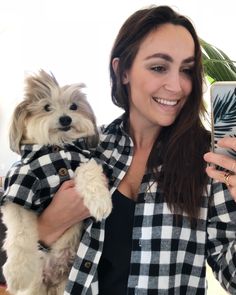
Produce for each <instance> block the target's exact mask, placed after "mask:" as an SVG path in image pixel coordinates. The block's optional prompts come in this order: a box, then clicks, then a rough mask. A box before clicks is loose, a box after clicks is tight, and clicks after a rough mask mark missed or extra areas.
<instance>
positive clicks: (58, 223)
mask: <svg viewBox="0 0 236 295" xmlns="http://www.w3.org/2000/svg"><path fill="white" fill-rule="evenodd" d="M89 216H90V213H89V210H88V208H87V207H85V206H84V203H83V199H82V198H81V197H80V196H79V193H78V191H76V189H75V183H74V181H73V180H68V181H65V182H64V183H63V184H62V185H61V187H60V189H59V190H58V192H57V193H56V195H55V196H54V198H53V200H52V202H51V204H50V205H49V206H48V207H47V209H46V210H44V212H43V213H42V214H41V215H40V216H39V218H38V232H39V239H40V240H41V241H43V242H44V243H45V244H46V245H48V246H50V245H52V244H53V243H54V242H55V241H57V239H58V238H59V237H60V236H61V235H62V234H63V233H64V232H65V231H66V230H67V229H68V228H70V227H71V226H72V225H74V224H76V223H77V222H80V221H82V220H84V219H86V218H88V217H89Z"/></svg>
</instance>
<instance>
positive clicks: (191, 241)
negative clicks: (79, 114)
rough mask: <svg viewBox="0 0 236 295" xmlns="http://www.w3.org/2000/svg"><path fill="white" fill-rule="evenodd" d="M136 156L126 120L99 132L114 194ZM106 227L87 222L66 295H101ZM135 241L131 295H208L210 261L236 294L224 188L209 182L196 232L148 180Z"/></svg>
mask: <svg viewBox="0 0 236 295" xmlns="http://www.w3.org/2000/svg"><path fill="white" fill-rule="evenodd" d="M132 153H133V143H132V141H131V139H130V137H129V136H128V134H126V133H125V131H124V128H123V120H122V117H121V118H118V119H116V120H115V121H114V122H113V123H111V124H110V125H109V126H107V127H102V128H101V142H100V145H99V147H98V149H97V150H96V152H95V157H96V158H97V160H98V161H101V162H102V163H104V162H105V163H106V165H107V167H108V169H107V171H108V173H107V175H108V177H109V180H110V188H111V194H112V193H113V192H114V190H115V189H116V188H117V186H118V184H119V182H120V180H121V179H122V178H123V176H124V175H125V172H126V171H127V169H128V167H129V165H130V163H131V160H132ZM121 218H122V216H121ZM104 224H105V221H104V220H103V221H102V222H100V223H93V222H92V220H91V219H88V220H86V221H85V231H84V234H83V237H82V240H81V243H80V245H79V249H78V252H77V257H76V259H75V263H74V265H73V267H72V269H71V272H70V275H69V279H68V283H67V286H66V290H65V292H64V294H65V295H69V294H73V295H80V294H82V295H83V294H87V295H95V294H98V281H97V273H96V269H97V265H98V263H99V259H100V257H101V253H102V246H103V240H104ZM132 239H133V240H132V254H131V261H130V263H131V267H130V274H129V280H128V291H127V294H128V295H134V294H138V295H154V294H155V295H156V294H159V295H183V294H188V295H193V294H197V295H201V294H206V292H207V282H206V260H208V263H209V264H210V266H211V267H212V269H213V271H214V274H215V276H216V277H217V278H218V279H219V281H220V283H221V284H222V286H223V287H224V288H225V289H227V290H228V291H229V292H230V294H236V241H235V239H236V203H235V202H234V201H233V199H232V197H231V196H230V194H229V191H228V190H227V187H226V186H225V185H224V184H221V183H216V182H213V181H212V180H210V179H209V182H208V185H207V187H206V190H205V192H204V194H203V198H202V205H201V213H200V217H199V220H198V223H197V227H196V228H195V229H193V228H191V226H190V223H189V221H188V218H187V216H185V215H184V216H183V217H182V218H181V219H180V221H178V223H176V220H175V219H174V216H173V214H172V213H171V211H170V210H169V208H168V206H167V204H166V203H165V201H164V200H163V197H162V194H161V191H160V190H159V188H158V185H157V184H153V179H152V177H151V175H149V174H146V175H145V176H144V178H143V180H142V184H141V187H140V191H139V195H138V200H137V203H136V208H135V216H134V227H133V238H132ZM114 255H115V253H114ZM121 295H124V294H121Z"/></svg>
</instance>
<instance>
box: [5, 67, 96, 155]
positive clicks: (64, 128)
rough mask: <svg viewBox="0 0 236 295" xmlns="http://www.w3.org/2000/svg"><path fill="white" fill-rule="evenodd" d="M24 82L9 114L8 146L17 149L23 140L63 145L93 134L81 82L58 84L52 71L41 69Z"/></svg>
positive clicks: (89, 113) (88, 107)
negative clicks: (20, 99) (20, 96)
mask: <svg viewBox="0 0 236 295" xmlns="http://www.w3.org/2000/svg"><path fill="white" fill-rule="evenodd" d="M26 85H27V87H26V94H25V99H24V101H23V102H22V103H20V104H19V105H18V107H17V108H16V110H15V112H14V115H13V123H12V127H11V130H10V143H11V148H12V150H14V151H16V152H19V146H20V145H21V144H24V143H29V144H40V145H47V144H56V145H63V144H64V143H71V142H72V141H73V140H75V139H77V138H80V137H90V138H92V137H97V129H96V120H95V116H94V113H93V111H92V109H91V107H90V105H89V103H88V102H87V99H86V97H85V95H84V94H83V93H82V91H81V88H83V87H84V85H83V84H72V85H66V86H63V87H60V86H59V85H58V83H57V81H56V79H55V78H54V76H53V75H49V74H48V73H46V72H45V71H43V70H41V71H40V72H39V74H38V75H36V76H32V77H29V78H28V79H27V80H26ZM95 141H96V140H95Z"/></svg>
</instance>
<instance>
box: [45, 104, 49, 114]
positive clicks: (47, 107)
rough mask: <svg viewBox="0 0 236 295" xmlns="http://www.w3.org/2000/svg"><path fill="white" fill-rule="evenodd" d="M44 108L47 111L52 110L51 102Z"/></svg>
mask: <svg viewBox="0 0 236 295" xmlns="http://www.w3.org/2000/svg"><path fill="white" fill-rule="evenodd" d="M44 110H45V111H46V112H50V111H51V106H50V104H46V105H45V106H44Z"/></svg>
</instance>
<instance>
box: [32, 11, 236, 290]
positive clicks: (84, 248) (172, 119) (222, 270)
mask: <svg viewBox="0 0 236 295" xmlns="http://www.w3.org/2000/svg"><path fill="white" fill-rule="evenodd" d="M110 73H111V82H112V99H113V102H114V103H115V104H116V105H118V106H119V107H121V108H123V109H124V111H125V112H124V115H123V116H122V117H121V118H118V119H117V120H115V121H114V122H112V123H111V124H110V125H109V126H107V127H104V128H102V134H101V143H100V145H99V147H98V149H97V150H96V152H95V156H96V157H97V158H98V159H99V160H100V161H101V162H103V163H106V165H107V171H108V172H107V175H108V177H109V180H110V188H111V193H112V198H113V206H114V208H113V212H112V213H111V215H110V216H109V217H108V218H107V220H106V222H105V221H103V222H101V223H93V222H92V220H91V219H90V218H88V219H86V218H87V217H89V212H88V210H87V208H85V207H84V206H83V202H82V199H81V197H80V196H78V194H77V193H76V191H75V188H74V183H73V181H69V182H67V183H64V184H63V185H62V187H61V188H60V190H59V191H58V193H57V196H56V197H55V198H54V200H53V202H52V203H51V205H50V206H49V207H48V208H47V210H46V211H45V212H44V213H43V214H42V215H41V216H40V217H39V224H38V225H39V234H40V239H41V240H42V241H43V243H44V244H47V245H51V244H52V243H53V242H54V241H55V240H56V239H57V238H58V237H59V236H60V235H61V234H62V233H63V232H64V231H65V230H66V229H67V228H69V227H70V226H71V225H72V224H74V223H76V222H78V221H81V220H83V219H86V221H85V227H86V228H85V232H84V235H83V237H82V240H81V243H80V246H79V249H78V253H77V254H78V256H77V257H76V259H75V263H74V265H73V268H72V270H71V273H70V277H69V280H68V284H67V288H66V292H65V294H98V292H99V294H101V295H106V294H113V295H114V294H119V295H122V294H181V295H182V294H206V281H205V275H206V267H205V263H206V259H208V262H209V264H210V265H211V267H212V269H213V271H214V272H215V275H216V276H217V277H218V279H219V280H220V282H221V284H222V285H223V286H224V288H226V289H227V290H228V291H229V292H235V291H236V278H235V271H236V268H235V246H236V245H235V232H236V214H235V213H236V212H235V211H236V205H235V202H234V200H233V198H235V199H236V176H234V175H230V177H229V176H227V175H226V176H225V174H224V173H223V172H220V171H217V170H216V169H214V168H210V167H209V168H206V166H207V165H206V162H205V161H207V162H211V163H214V164H220V165H221V166H222V167H224V168H227V169H230V170H231V171H232V172H236V167H235V165H234V164H235V161H234V160H232V159H229V158H225V157H223V156H220V155H215V154H213V153H207V152H208V150H209V149H210V136H209V134H208V132H207V131H206V130H205V128H204V127H203V125H202V123H201V119H200V118H201V116H202V115H204V113H205V109H204V105H203V100H202V96H203V95H202V81H203V73H202V64H201V50H200V45H199V40H198V37H197V35H196V32H195V30H194V28H193V25H192V24H191V22H190V21H189V20H188V19H187V18H186V17H184V16H181V15H179V14H177V13H176V12H174V11H173V10H172V9H171V8H169V7H166V6H162V7H161V6H160V7H155V6H154V7H151V8H148V9H143V10H140V11H137V12H135V13H134V14H133V15H131V16H130V17H129V18H128V19H127V21H126V22H125V23H124V25H123V26H122V27H121V29H120V32H119V34H118V36H117V38H116V40H115V43H114V46H113V49H112V52H111V59H110ZM222 145H225V146H228V147H231V148H233V147H234V146H236V142H235V140H234V139H231V140H230V139H225V140H224V141H222ZM204 154H205V156H204ZM203 156H204V158H205V161H204V159H203ZM206 169H207V170H206ZM205 170H206V171H207V174H208V175H207V174H206V173H205ZM208 176H210V177H213V178H215V180H219V181H220V182H218V181H212V179H210V178H209V177H208ZM226 180H227V184H228V187H227V186H226V185H225V184H224V183H223V184H222V182H225V181H226ZM228 188H229V190H228ZM229 191H230V192H229ZM230 193H231V195H230ZM104 230H105V241H104ZM98 283H99V286H98Z"/></svg>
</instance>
